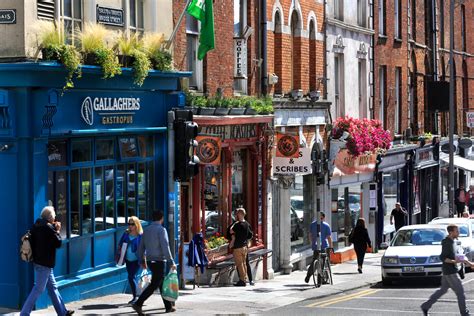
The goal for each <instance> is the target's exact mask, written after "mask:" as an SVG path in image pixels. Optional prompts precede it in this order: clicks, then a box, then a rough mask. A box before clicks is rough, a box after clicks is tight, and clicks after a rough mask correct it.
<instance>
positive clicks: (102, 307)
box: [80, 304, 130, 311]
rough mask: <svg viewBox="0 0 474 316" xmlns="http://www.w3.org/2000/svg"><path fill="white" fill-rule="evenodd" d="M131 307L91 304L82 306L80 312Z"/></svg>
mask: <svg viewBox="0 0 474 316" xmlns="http://www.w3.org/2000/svg"><path fill="white" fill-rule="evenodd" d="M126 306H130V305H128V304H120V305H117V304H91V305H83V306H81V308H80V310H86V311H88V310H93V309H113V308H120V307H126Z"/></svg>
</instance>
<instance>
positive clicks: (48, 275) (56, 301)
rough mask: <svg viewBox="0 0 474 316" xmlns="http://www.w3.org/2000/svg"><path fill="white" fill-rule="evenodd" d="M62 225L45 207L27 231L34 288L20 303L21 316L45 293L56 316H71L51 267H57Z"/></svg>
mask: <svg viewBox="0 0 474 316" xmlns="http://www.w3.org/2000/svg"><path fill="white" fill-rule="evenodd" d="M60 231H61V223H60V222H57V221H56V212H55V211H54V207H52V206H46V207H45V208H43V210H42V211H41V215H40V218H39V219H37V220H36V222H35V224H34V225H33V227H32V228H31V229H30V233H31V237H30V242H31V249H32V251H33V267H34V270H35V285H34V286H33V289H32V290H31V292H30V295H28V298H27V299H26V301H25V304H23V308H22V309H21V312H20V316H27V315H30V313H31V311H32V310H33V307H34V305H35V303H36V300H37V299H38V297H39V296H40V295H41V294H42V293H43V292H44V290H45V288H46V289H47V290H48V295H49V297H50V298H51V302H52V303H53V306H54V309H55V311H56V314H58V316H65V315H66V316H67V315H72V314H74V311H73V310H67V309H66V306H65V305H64V301H63V299H62V297H61V294H59V291H58V286H57V284H56V279H55V278H54V271H53V269H54V266H55V265H56V249H58V248H59V247H61V241H62V240H61V235H60V234H59V232H60Z"/></svg>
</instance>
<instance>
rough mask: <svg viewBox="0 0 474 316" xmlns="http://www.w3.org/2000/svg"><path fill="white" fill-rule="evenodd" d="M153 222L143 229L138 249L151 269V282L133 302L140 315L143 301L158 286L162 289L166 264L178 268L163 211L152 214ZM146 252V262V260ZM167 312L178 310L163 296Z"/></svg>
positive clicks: (142, 258) (139, 256) (145, 264)
mask: <svg viewBox="0 0 474 316" xmlns="http://www.w3.org/2000/svg"><path fill="white" fill-rule="evenodd" d="M152 219H153V222H152V223H151V225H149V226H148V227H146V228H145V229H144V230H143V235H142V240H141V241H140V245H139V246H138V250H137V257H138V260H140V262H141V263H142V266H143V268H144V269H146V268H147V267H148V269H150V271H151V283H150V285H148V286H147V287H146V289H145V290H144V291H143V293H142V294H141V295H140V297H139V298H138V299H137V300H136V302H135V303H133V304H132V308H133V309H134V310H135V311H136V312H137V314H138V315H144V314H143V310H142V306H143V303H145V301H146V300H147V299H148V298H149V297H150V296H151V295H153V292H155V290H156V289H157V288H160V291H162V288H163V280H164V278H165V265H166V263H171V269H176V265H175V264H174V261H173V257H172V255H171V251H170V245H169V240H168V232H167V231H166V228H164V227H163V212H162V211H155V212H153V215H152ZM145 252H146V262H145V260H144V257H145ZM163 304H164V305H165V309H166V313H171V312H174V311H176V309H175V307H174V306H173V303H172V302H170V301H167V300H165V299H164V298H163Z"/></svg>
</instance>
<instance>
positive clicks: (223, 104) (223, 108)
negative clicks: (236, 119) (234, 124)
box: [214, 98, 230, 116]
mask: <svg viewBox="0 0 474 316" xmlns="http://www.w3.org/2000/svg"><path fill="white" fill-rule="evenodd" d="M219 101H220V102H218V103H217V108H216V111H215V112H214V115H220V116H223V115H227V114H229V107H230V99H228V98H222V99H220V100H219Z"/></svg>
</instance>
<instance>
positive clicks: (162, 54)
mask: <svg viewBox="0 0 474 316" xmlns="http://www.w3.org/2000/svg"><path fill="white" fill-rule="evenodd" d="M142 42H143V50H144V51H145V52H146V54H147V55H148V58H149V59H150V61H151V65H152V68H153V69H155V70H160V71H170V70H173V57H172V55H171V53H170V52H168V51H167V50H165V49H164V47H163V43H164V42H165V37H164V34H162V33H146V34H145V36H143V39H142Z"/></svg>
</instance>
